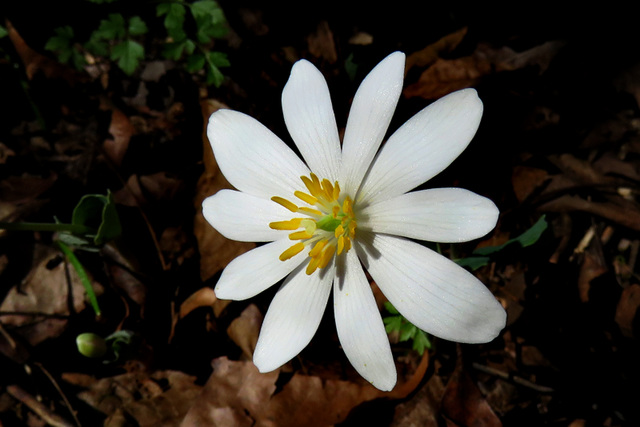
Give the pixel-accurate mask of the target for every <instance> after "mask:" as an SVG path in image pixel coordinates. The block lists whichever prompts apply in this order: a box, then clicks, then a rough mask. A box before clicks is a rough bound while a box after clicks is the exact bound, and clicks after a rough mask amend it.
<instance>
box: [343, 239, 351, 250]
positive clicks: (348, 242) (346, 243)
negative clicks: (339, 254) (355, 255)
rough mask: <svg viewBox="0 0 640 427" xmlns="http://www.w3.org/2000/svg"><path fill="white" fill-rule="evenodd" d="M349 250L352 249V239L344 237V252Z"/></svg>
mask: <svg viewBox="0 0 640 427" xmlns="http://www.w3.org/2000/svg"><path fill="white" fill-rule="evenodd" d="M349 249H351V239H350V238H348V237H347V236H344V251H345V252H349Z"/></svg>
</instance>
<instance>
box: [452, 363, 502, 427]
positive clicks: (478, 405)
mask: <svg viewBox="0 0 640 427" xmlns="http://www.w3.org/2000/svg"><path fill="white" fill-rule="evenodd" d="M442 414H443V415H444V416H445V417H446V420H447V426H448V427H471V426H473V427H500V426H502V422H500V419H499V418H498V416H497V415H496V414H495V412H493V409H491V406H489V404H488V403H487V401H486V399H485V397H484V396H483V395H482V393H481V392H480V389H479V388H478V386H477V385H476V383H475V382H474V381H473V379H472V378H471V375H470V374H469V373H468V372H467V370H466V369H465V368H464V367H463V364H462V363H460V362H459V361H458V363H457V365H456V369H455V370H454V372H453V375H452V376H451V379H449V382H448V383H447V387H446V389H445V392H444V396H443V398H442Z"/></svg>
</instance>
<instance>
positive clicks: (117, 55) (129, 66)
mask: <svg viewBox="0 0 640 427" xmlns="http://www.w3.org/2000/svg"><path fill="white" fill-rule="evenodd" d="M143 58H144V47H143V46H142V45H141V44H140V43H138V42H135V41H133V40H125V41H123V42H122V43H119V44H117V45H115V46H113V48H112V49H111V59H112V60H113V61H116V60H117V61H118V67H120V69H121V70H122V71H124V72H125V73H126V74H128V75H131V74H133V72H134V71H135V70H136V68H138V64H139V62H140V60H141V59H143Z"/></svg>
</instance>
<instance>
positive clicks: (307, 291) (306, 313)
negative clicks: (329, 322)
mask: <svg viewBox="0 0 640 427" xmlns="http://www.w3.org/2000/svg"><path fill="white" fill-rule="evenodd" d="M305 269H306V263H302V265H300V266H299V267H298V268H297V269H296V270H294V271H293V273H291V274H290V275H289V277H287V279H286V280H285V281H284V283H283V284H282V286H281V287H280V289H279V290H278V292H277V293H276V295H275V297H274V298H273V301H272V302H271V305H270V306H269V310H267V315H266V316H265V318H264V322H263V323H262V329H261V330H260V336H259V337H258V343H257V344H256V349H255V351H254V353H253V363H254V364H255V365H256V366H257V367H258V369H259V370H260V372H270V371H273V370H274V369H277V368H278V367H280V366H282V365H284V364H285V363H287V362H288V361H289V360H291V359H293V358H294V357H295V356H296V355H297V354H298V353H300V352H301V351H302V349H304V348H305V347H306V346H307V344H309V341H311V338H312V337H313V335H314V334H315V333H316V330H317V329H318V326H319V325H320V320H321V319H322V314H323V313H324V310H325V308H326V306H327V301H328V299H329V293H330V292H331V282H332V281H333V276H334V272H335V267H334V266H333V264H330V265H329V266H327V267H326V268H325V269H324V270H320V271H316V272H315V273H314V274H312V275H310V276H309V275H307V273H306V272H305Z"/></svg>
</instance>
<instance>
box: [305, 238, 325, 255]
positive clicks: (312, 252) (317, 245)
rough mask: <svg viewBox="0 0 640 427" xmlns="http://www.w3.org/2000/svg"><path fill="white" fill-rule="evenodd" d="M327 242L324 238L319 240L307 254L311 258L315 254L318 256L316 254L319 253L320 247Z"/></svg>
mask: <svg viewBox="0 0 640 427" xmlns="http://www.w3.org/2000/svg"><path fill="white" fill-rule="evenodd" d="M326 244H327V241H326V240H319V241H318V242H317V243H316V244H315V246H314V247H313V249H311V250H310V251H309V256H310V257H311V258H315V257H316V256H318V254H319V253H320V251H321V250H322V248H324V246H325V245H326Z"/></svg>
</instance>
